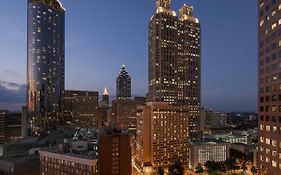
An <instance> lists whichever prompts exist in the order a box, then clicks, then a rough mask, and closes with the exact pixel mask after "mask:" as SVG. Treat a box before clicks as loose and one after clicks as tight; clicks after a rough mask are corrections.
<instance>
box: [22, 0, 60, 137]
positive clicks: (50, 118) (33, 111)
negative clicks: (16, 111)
mask: <svg viewBox="0 0 281 175" xmlns="http://www.w3.org/2000/svg"><path fill="white" fill-rule="evenodd" d="M27 18H28V19H27V22H28V24H27V71H28V73H27V86H28V90H27V110H28V118H29V119H28V120H29V128H30V129H31V132H32V133H33V134H38V131H39V129H40V128H42V127H44V128H52V127H57V126H58V125H59V123H61V119H62V113H63V110H62V108H63V94H64V86H65V85H64V81H65V70H64V64H65V63H64V57H65V53H64V52H65V51H64V50H65V34H64V33H65V32H64V30H65V9H64V8H63V6H62V4H61V3H60V1H59V0H28V15H27Z"/></svg>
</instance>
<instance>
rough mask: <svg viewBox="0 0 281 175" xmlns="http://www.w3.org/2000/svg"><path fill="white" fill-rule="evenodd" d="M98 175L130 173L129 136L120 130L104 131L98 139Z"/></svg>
mask: <svg viewBox="0 0 281 175" xmlns="http://www.w3.org/2000/svg"><path fill="white" fill-rule="evenodd" d="M98 151H99V154H98V155H99V158H98V167H99V168H98V170H99V174H111V175H124V174H128V175H129V174H131V173H132V154H131V151H132V148H131V143H130V136H129V135H128V134H124V133H122V132H121V131H120V130H115V129H113V130H111V129H110V130H106V131H104V132H103V133H101V135H100V138H99V150H98Z"/></svg>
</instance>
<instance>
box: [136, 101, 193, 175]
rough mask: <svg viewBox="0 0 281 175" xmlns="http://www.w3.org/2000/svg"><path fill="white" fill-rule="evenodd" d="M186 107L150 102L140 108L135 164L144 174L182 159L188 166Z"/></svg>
mask: <svg viewBox="0 0 281 175" xmlns="http://www.w3.org/2000/svg"><path fill="white" fill-rule="evenodd" d="M189 114H190V113H189V108H188V107H187V106H172V105H170V104H169V103H167V102H166V103H165V102H148V103H147V105H145V106H138V108H137V119H138V120H137V132H136V155H135V159H134V167H135V168H136V169H137V171H138V172H139V173H142V172H143V171H144V170H145V169H146V168H149V167H153V168H156V167H159V166H161V167H164V168H167V167H168V166H170V165H172V164H173V163H175V161H176V160H180V161H181V162H182V163H183V165H184V166H187V165H188V146H189V144H188V143H189V137H188V127H189V124H188V119H189Z"/></svg>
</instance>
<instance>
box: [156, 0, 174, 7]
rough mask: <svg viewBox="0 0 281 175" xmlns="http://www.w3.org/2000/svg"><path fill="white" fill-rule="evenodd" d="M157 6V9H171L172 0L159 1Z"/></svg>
mask: <svg viewBox="0 0 281 175" xmlns="http://www.w3.org/2000/svg"><path fill="white" fill-rule="evenodd" d="M156 6H157V8H159V7H162V8H165V9H171V0H157V2H156Z"/></svg>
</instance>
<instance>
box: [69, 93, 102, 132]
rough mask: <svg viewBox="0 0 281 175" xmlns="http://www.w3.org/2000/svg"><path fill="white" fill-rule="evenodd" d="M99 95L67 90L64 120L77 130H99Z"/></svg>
mask: <svg viewBox="0 0 281 175" xmlns="http://www.w3.org/2000/svg"><path fill="white" fill-rule="evenodd" d="M98 100H99V93H98V92H94V91H93V92H91V91H71V90H66V91H65V94H64V105H65V107H64V118H65V121H69V123H70V124H71V125H73V126H74V127H76V128H97V126H98V107H99V104H98Z"/></svg>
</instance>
